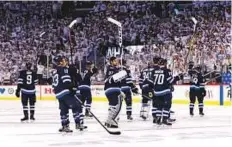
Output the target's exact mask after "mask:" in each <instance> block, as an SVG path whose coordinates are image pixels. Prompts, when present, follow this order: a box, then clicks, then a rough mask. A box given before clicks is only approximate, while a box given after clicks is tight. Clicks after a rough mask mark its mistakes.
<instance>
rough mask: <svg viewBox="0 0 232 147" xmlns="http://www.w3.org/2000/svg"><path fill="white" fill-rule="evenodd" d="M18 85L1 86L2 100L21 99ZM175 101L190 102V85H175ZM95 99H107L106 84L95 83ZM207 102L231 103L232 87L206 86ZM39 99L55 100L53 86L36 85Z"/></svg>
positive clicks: (92, 89)
mask: <svg viewBox="0 0 232 147" xmlns="http://www.w3.org/2000/svg"><path fill="white" fill-rule="evenodd" d="M16 88H17V86H0V100H17V99H18V100H19V98H16V97H15V91H16ZM174 89H175V91H174V92H173V103H176V104H189V86H186V85H177V86H174ZM91 91H92V96H93V101H107V98H106V97H105V92H104V85H93V86H92V88H91ZM139 92H140V93H141V91H139ZM206 92H207V94H206V97H205V104H206V105H207V104H209V105H231V87H230V86H229V85H224V86H219V85H215V86H213V85H212V86H206ZM36 96H37V100H55V99H56V98H55V95H54V92H53V89H52V87H51V86H36ZM141 100H142V98H141V95H133V101H134V102H141Z"/></svg>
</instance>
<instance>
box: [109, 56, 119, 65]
mask: <svg viewBox="0 0 232 147" xmlns="http://www.w3.org/2000/svg"><path fill="white" fill-rule="evenodd" d="M110 65H112V66H117V65H118V60H117V58H116V57H110Z"/></svg>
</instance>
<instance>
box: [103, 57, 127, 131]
mask: <svg viewBox="0 0 232 147" xmlns="http://www.w3.org/2000/svg"><path fill="white" fill-rule="evenodd" d="M105 75H106V77H105V87H104V90H105V95H106V97H107V99H108V101H109V109H108V112H109V113H108V118H107V120H106V123H105V125H106V126H107V127H109V128H118V123H117V122H116V119H117V117H118V115H119V112H120V110H121V106H122V98H123V96H122V94H121V89H120V87H121V80H122V79H124V78H126V77H127V72H126V71H124V70H121V71H120V68H119V66H118V61H117V59H116V57H111V58H110V65H109V66H108V67H107V70H106V74H105Z"/></svg>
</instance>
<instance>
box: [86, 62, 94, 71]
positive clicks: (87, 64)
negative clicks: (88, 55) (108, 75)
mask: <svg viewBox="0 0 232 147" xmlns="http://www.w3.org/2000/svg"><path fill="white" fill-rule="evenodd" d="M92 65H93V63H92V62H91V61H86V69H91V67H92Z"/></svg>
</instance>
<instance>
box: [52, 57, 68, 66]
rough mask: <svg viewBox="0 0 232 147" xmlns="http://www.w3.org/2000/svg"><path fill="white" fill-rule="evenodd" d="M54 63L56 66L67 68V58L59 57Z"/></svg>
mask: <svg viewBox="0 0 232 147" xmlns="http://www.w3.org/2000/svg"><path fill="white" fill-rule="evenodd" d="M54 63H55V65H57V66H66V64H67V63H66V61H65V58H64V57H62V56H57V57H55V58H54Z"/></svg>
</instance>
